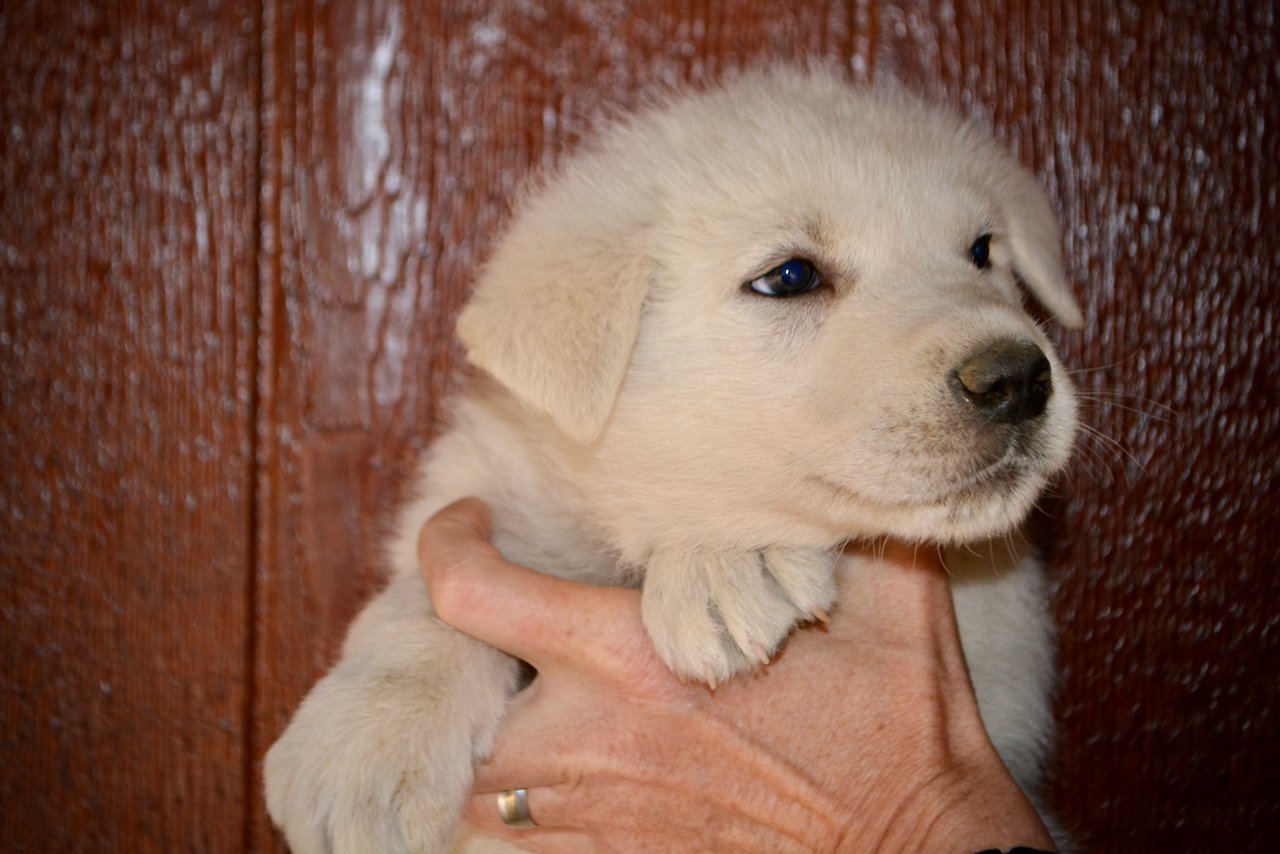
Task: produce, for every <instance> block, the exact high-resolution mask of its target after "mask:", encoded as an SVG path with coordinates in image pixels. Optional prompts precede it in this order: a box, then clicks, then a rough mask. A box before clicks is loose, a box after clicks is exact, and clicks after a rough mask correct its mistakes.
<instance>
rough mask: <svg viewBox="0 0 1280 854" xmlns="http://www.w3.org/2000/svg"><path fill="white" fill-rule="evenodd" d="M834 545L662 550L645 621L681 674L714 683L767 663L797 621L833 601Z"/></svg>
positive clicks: (654, 561)
mask: <svg viewBox="0 0 1280 854" xmlns="http://www.w3.org/2000/svg"><path fill="white" fill-rule="evenodd" d="M836 554H837V552H832V551H821V550H818V549H803V548H783V547H777V548H767V549H763V550H761V551H731V550H724V551H682V550H676V549H673V550H669V551H658V552H655V553H654V554H653V556H652V557H651V558H650V560H649V563H648V565H647V568H646V572H645V579H644V595H643V599H642V612H643V616H644V624H645V628H647V629H648V630H649V634H650V636H652V638H653V642H654V646H655V647H656V648H657V650H658V654H659V655H660V656H661V657H662V659H663V661H665V662H666V663H667V666H668V667H670V668H671V669H672V671H674V672H675V673H676V674H677V675H679V676H681V677H685V678H692V679H699V680H701V681H703V682H706V683H708V684H710V685H711V686H712V687H715V685H717V684H718V683H720V682H723V681H725V680H726V679H728V678H729V677H730V676H732V675H734V674H735V673H737V672H739V671H741V670H743V669H745V668H748V667H751V666H752V665H754V664H764V663H766V662H767V661H768V660H769V657H770V656H771V655H772V654H773V653H774V652H775V651H776V650H777V648H778V646H779V645H780V644H781V643H782V641H783V640H784V639H785V638H786V636H787V634H788V632H790V631H791V627H792V626H794V625H795V624H796V623H797V622H802V621H805V620H809V619H813V618H814V617H821V616H823V615H824V614H825V613H826V611H827V610H828V609H829V608H830V607H831V603H832V602H833V601H835V594H836V587H835V577H834V575H833V573H832V568H833V566H834V565H835V558H836Z"/></svg>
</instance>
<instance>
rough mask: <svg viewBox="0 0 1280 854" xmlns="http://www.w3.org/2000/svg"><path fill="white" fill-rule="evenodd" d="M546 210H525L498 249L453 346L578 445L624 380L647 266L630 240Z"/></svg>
mask: <svg viewBox="0 0 1280 854" xmlns="http://www.w3.org/2000/svg"><path fill="white" fill-rule="evenodd" d="M548 207H550V206H549V205H545V204H544V205H536V206H534V209H533V210H529V211H526V212H525V214H524V216H523V217H522V218H521V219H520V220H518V221H517V223H516V224H515V226H514V228H513V229H512V231H511V233H509V234H508V235H507V237H506V238H505V239H504V240H503V241H502V242H501V244H500V245H499V246H498V249H497V252H496V253H495V255H494V257H493V259H492V260H491V261H490V262H489V264H488V265H487V267H486V268H485V271H484V274H483V275H482V276H481V279H480V281H479V283H478V285H477V286H476V289H475V292H474V293H473V294H472V297H471V301H470V303H468V305H467V307H466V308H465V309H464V310H463V312H462V314H461V316H459V318H458V337H459V338H460V339H461V340H462V343H463V344H464V345H465V346H466V348H467V356H468V358H469V359H470V360H471V362H472V363H473V364H474V365H476V367H478V368H480V369H482V370H484V371H485V372H487V373H488V374H490V375H491V376H493V377H494V378H495V379H496V380H497V381H498V382H500V383H501V384H502V385H503V386H505V387H506V388H507V389H508V390H509V391H510V392H511V393H512V394H513V395H515V397H516V398H517V399H519V400H520V401H521V402H523V403H524V404H525V405H527V406H529V407H532V408H533V409H535V410H537V411H539V412H542V413H544V414H545V415H547V416H549V417H550V418H551V419H552V420H553V421H554V422H555V424H556V426H557V427H559V428H560V429H561V430H562V431H563V432H564V433H566V434H567V435H569V436H570V437H571V438H573V439H575V440H577V441H579V442H582V443H584V444H585V443H587V442H590V441H592V440H593V439H595V438H596V437H597V436H598V435H599V434H600V431H601V429H602V428H603V427H604V423H605V421H606V420H607V419H608V417H609V413H610V411H612V409H613V403H614V400H615V398H616V397H617V394H618V390H619V388H620V387H621V386H622V380H623V378H624V377H625V376H626V373H627V366H628V364H629V363H630V361H631V351H632V349H633V348H634V346H635V342H636V337H637V336H638V334H639V331H640V313H641V309H642V307H643V305H644V299H645V294H646V293H647V291H648V286H649V277H650V270H651V265H650V263H649V261H648V259H647V257H646V256H645V255H644V254H643V253H641V252H639V251H637V249H636V248H635V245H636V244H637V243H638V235H637V233H636V232H631V233H629V234H628V233H625V232H623V231H622V230H621V229H614V228H610V227H609V224H608V223H606V222H601V221H600V220H596V221H594V222H591V221H584V219H582V218H579V217H577V216H573V215H569V216H559V215H556V212H551V211H548V210H547V208H548ZM578 213H581V211H578Z"/></svg>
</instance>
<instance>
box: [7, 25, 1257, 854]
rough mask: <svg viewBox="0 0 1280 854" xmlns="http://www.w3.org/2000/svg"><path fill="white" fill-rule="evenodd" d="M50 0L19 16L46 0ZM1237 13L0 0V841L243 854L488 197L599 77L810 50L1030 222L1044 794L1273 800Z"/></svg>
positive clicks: (360, 591) (331, 643) (1231, 833)
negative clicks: (1054, 402) (1041, 188)
mask: <svg viewBox="0 0 1280 854" xmlns="http://www.w3.org/2000/svg"><path fill="white" fill-rule="evenodd" d="M55 7H56V8H55ZM1278 27H1280V25H1278V24H1277V20H1276V9H1275V4H1274V3H1273V2H1250V0H1214V2H1209V3H1203V2H1191V0H1171V2H1166V3H1137V4H1118V3H1110V2H1105V0H1084V2H1080V3H1052V4H1040V3H1034V2H1023V1H1022V0H1018V2H1011V3H1008V4H1004V5H1003V6H1002V7H1000V8H993V5H992V4H989V3H979V2H976V0H967V2H966V1H964V0H962V2H947V3H928V2H913V0H881V2H871V0H849V1H848V2H802V3H797V2H782V0H771V2H750V0H721V2H692V1H691V0H661V2H652V3H626V2H622V0H590V1H589V2H581V3H574V4H529V3H523V2H517V0H502V2H480V0H454V1H453V2H442V3H410V2H396V0H380V2H356V0H331V2H324V3H321V2H303V0H271V1H270V2H265V3H262V4H214V3H207V4H206V3H197V2H192V3H171V4H153V5H152V6H145V7H142V8H138V7H135V6H134V5H133V4H102V3H87V2H68V3H60V4H42V3H35V2H25V3H22V2H16V3H6V4H5V5H4V6H3V8H2V9H0V44H3V47H4V50H5V55H6V64H5V65H4V66H3V69H2V70H0V86H3V100H2V101H0V117H2V118H3V123H2V124H0V155H2V157H0V160H2V163H0V169H2V170H3V171H2V173H0V174H2V178H3V183H2V184H0V194H2V197H0V401H2V402H3V417H2V420H0V454H3V458H2V459H3V469H4V472H5V476H4V478H3V480H0V560H2V561H3V563H2V565H0V578H2V579H3V582H2V586H0V606H2V607H3V610H2V611H0V616H2V617H3V623H2V625H3V627H4V646H3V649H4V652H3V659H0V660H2V661H3V665H4V674H3V675H4V680H3V682H2V683H0V714H3V720H2V721H0V723H2V724H3V730H4V734H3V736H0V745H2V746H0V751H2V752H0V763H2V766H3V767H4V769H5V773H4V779H3V783H0V816H2V817H3V822H2V823H0V834H3V835H2V836H0V841H2V842H3V844H4V846H5V847H6V848H9V849H13V850H30V851H46V850H122V851H123V850H128V851H177V850H184V851H185V850H190V851H228V850H237V849H239V848H244V847H247V848H250V849H252V850H262V851H268V850H281V849H282V846H281V845H280V842H279V840H278V839H276V837H275V835H274V833H273V832H272V831H271V829H270V827H269V826H268V823H267V821H266V819H265V815H264V810H263V806H262V803H261V799H260V796H259V795H258V790H259V788H260V783H261V781H260V769H259V767H258V765H257V762H258V760H259V759H260V757H261V754H262V752H263V751H264V750H265V748H266V747H267V745H268V744H269V743H270V741H271V740H272V739H273V738H274V737H275V736H276V735H277V734H278V733H279V731H280V729H281V728H282V726H283V724H284V722H285V720H286V719H287V716H288V714H289V713H290V712H291V711H292V710H293V708H295V707H296V704H297V702H298V701H299V700H300V698H301V696H302V695H303V693H304V692H305V691H306V689H307V687H308V686H309V685H310V684H311V683H312V682H313V681H314V679H315V678H316V677H317V676H318V675H319V674H320V673H321V672H323V670H324V669H325V668H326V667H327V666H328V665H329V664H330V663H331V662H332V661H333V659H334V657H335V656H336V653H337V649H338V645H339V643H340V640H341V637H342V633H343V630H344V628H345V625H346V623H347V622H348V621H349V619H350V618H351V616H352V615H353V614H354V613H355V611H356V610H357V609H358V607H359V605H360V603H361V601H362V600H363V599H364V597H366V596H367V595H368V593H369V592H370V591H371V590H373V589H374V588H375V587H376V585H377V583H378V581H377V579H378V554H377V551H378V544H379V541H380V538H381V534H382V531H383V530H384V528H385V525H386V522H387V520H388V518H389V515H390V513H391V511H392V509H393V508H394V506H395V505H396V503H397V502H398V501H399V500H400V499H401V498H402V497H403V491H404V486H405V483H406V482H407V480H408V478H409V476H410V474H411V471H412V466H413V461H414V459H415V458H416V456H417V455H418V454H419V453H420V452H421V451H422V449H423V448H425V447H426V445H427V444H428V443H429V441H430V438H431V436H432V435H433V434H434V433H435V432H436V430H437V429H438V427H439V424H440V422H441V418H442V416H443V409H442V404H443V401H444V397H445V395H446V394H447V392H448V390H449V389H450V388H451V387H452V385H453V383H454V380H453V376H454V372H455V371H456V369H457V368H458V366H459V353H458V350H457V348H456V346H455V345H454V344H453V343H452V341H451V337H450V336H451V326H452V320H453V316H454V314H455V313H456V311H457V309H458V307H459V306H460V304H461V302H462V300H463V299H464V297H465V294H466V291H467V288H468V287H469V285H470V283H471V281H472V280H473V278H474V271H475V269H476V267H477V265H478V264H479V263H480V262H481V261H482V259H483V258H484V255H485V253H486V251H487V248H488V247H489V245H490V241H491V240H492V238H493V236H494V234H495V233H496V231H497V229H498V228H500V225H501V223H502V221H503V218H504V216H505V212H506V208H507V204H508V201H509V199H510V198H511V196H512V195H513V194H514V193H515V192H516V191H517V190H518V188H519V187H520V186H521V184H522V183H523V182H524V181H525V180H526V179H527V178H528V176H529V175H530V174H531V173H532V172H533V171H535V170H537V169H539V168H547V167H552V166H554V164H555V163H556V162H557V161H558V160H559V159H560V158H561V157H562V156H563V155H564V153H565V152H566V151H568V150H570V149H571V148H572V146H573V145H574V144H575V142H576V141H577V140H578V139H580V138H581V136H582V135H583V134H584V133H585V132H586V131H587V129H588V127H589V124H590V121H591V118H592V117H593V116H595V115H597V114H598V113H599V112H600V111H601V110H604V109H610V108H613V107H616V106H624V107H625V106H627V105H631V104H634V103H636V102H637V101H638V100H639V98H640V97H641V95H642V93H643V92H645V91H648V90H651V89H653V88H655V87H662V86H668V85H673V84H676V85H678V84H681V83H684V82H693V83H701V82H705V81H708V80H712V79H714V78H715V77H716V76H717V75H719V74H721V73H722V72H724V71H725V70H727V69H732V68H737V67H741V66H743V65H750V64H758V63H762V62H768V61H776V60H780V59H803V58H813V57H817V58H822V59H825V60H828V61H833V62H836V63H838V64H841V65H844V66H846V67H849V68H850V69H851V70H852V72H853V75H854V76H855V77H856V78H859V79H877V80H883V79H886V78H890V77H892V78H896V79H899V80H902V81H904V82H906V83H908V84H909V85H912V86H915V87H917V88H921V89H923V90H924V91H926V92H927V93H929V94H930V95H931V96H933V97H935V98H938V99H939V100H942V101H944V102H947V103H951V104H954V105H955V106H956V107H957V108H959V109H961V110H962V111H964V112H966V113H969V114H971V115H974V116H976V117H978V118H979V119H980V120H981V121H983V122H985V123H986V124H988V125H989V126H990V127H991V128H992V130H993V131H994V132H995V134H996V135H997V136H999V137H1001V138H1002V139H1004V140H1005V141H1006V142H1007V143H1008V144H1009V145H1010V147H1011V148H1012V149H1013V150H1014V151H1016V152H1017V154H1018V156H1019V157H1020V158H1021V159H1022V160H1023V161H1024V162H1025V163H1026V164H1027V165H1029V166H1031V167H1032V168H1034V169H1035V170H1036V171H1037V172H1038V173H1039V174H1040V175H1041V176H1042V178H1043V181H1044V183H1045V185H1046V186H1047V187H1048V189H1049V191H1050V193H1051V195H1052V196H1053V198H1054V199H1055V201H1056V203H1057V204H1058V206H1059V209H1060V211H1061V215H1062V219H1063V224H1064V234H1065V238H1064V241H1065V248H1066V251H1067V257H1068V263H1069V266H1070V272H1071V276H1072V279H1073V280H1074V281H1075V282H1076V283H1077V285H1078V288H1079V291H1080V293H1081V295H1082V297H1083V301H1084V302H1085V303H1086V304H1087V307H1088V308H1087V314H1088V318H1089V326H1088V328H1087V329H1086V330H1085V331H1083V332H1081V333H1060V332H1055V333H1054V334H1055V336H1056V338H1057V340H1058V341H1059V342H1060V344H1061V346H1062V349H1063V351H1064V353H1065V354H1066V356H1067V359H1068V361H1069V362H1070V363H1071V364H1072V365H1073V366H1074V367H1075V368H1077V369H1078V373H1077V374H1076V380H1077V382H1078V383H1079V384H1080V385H1081V387H1082V388H1083V389H1084V391H1085V393H1086V397H1087V402H1088V405H1087V407H1086V418H1087V420H1088V421H1089V424H1090V429H1091V431H1096V432H1094V433H1093V435H1091V436H1090V437H1087V438H1086V439H1085V440H1084V441H1083V443H1082V447H1081V450H1080V454H1079V455H1078V461H1077V463H1076V464H1075V466H1074V467H1073V469H1072V470H1071V472H1070V473H1069V474H1068V476H1067V477H1066V478H1064V480H1063V482H1062V483H1061V484H1060V486H1059V487H1058V488H1057V490H1056V491H1055V493H1054V495H1052V496H1050V497H1049V498H1048V499H1047V500H1046V501H1045V505H1044V506H1045V516H1044V518H1043V519H1042V520H1041V522H1042V524H1041V525H1040V527H1041V528H1043V529H1044V534H1045V537H1046V540H1045V542H1046V544H1047V547H1048V554H1049V560H1050V569H1051V573H1052V577H1053V583H1054V596H1055V599H1054V607H1055V613H1056V615H1057V617H1058V619H1059V622H1060V624H1061V626H1062V640H1061V644H1060V646H1061V651H1062V661H1063V668H1064V680H1063V686H1062V700H1061V703H1060V708H1061V712H1060V718H1061V723H1062V743H1061V746H1060V751H1059V754H1060V756H1059V760H1058V763H1057V768H1056V769H1055V780H1056V783H1055V786H1054V799H1055V801H1056V803H1057V807H1058V809H1059V811H1060V812H1061V813H1062V814H1064V815H1065V816H1066V818H1067V819H1068V821H1069V823H1071V824H1073V825H1075V827H1076V828H1077V831H1078V832H1079V834H1080V835H1081V838H1082V839H1084V840H1086V841H1087V842H1088V843H1089V846H1090V848H1092V849H1096V850H1115V851H1126V852H1128V851H1168V850H1188V851H1190V850H1262V849H1265V848H1266V847H1267V842H1268V841H1269V840H1270V839H1272V838H1274V837H1275V835H1276V832H1277V831H1278V830H1280V806H1278V805H1280V800H1277V797H1276V792H1277V791H1280V775H1278V772H1277V770H1276V769H1277V767H1280V750H1278V749H1277V746H1276V740H1275V738H1274V731H1275V729H1276V720H1275V714H1276V711H1275V710H1276V708H1277V705H1278V704H1280V696H1277V694H1278V692H1280V688H1278V686H1280V680H1278V678H1277V676H1276V672H1277V670H1276V668H1277V663H1278V662H1280V656H1278V655H1277V652H1278V649H1277V645H1278V644H1280V627H1278V626H1277V617H1276V616H1275V614H1276V613H1277V605H1280V576H1278V575H1277V574H1276V573H1275V571H1274V564H1275V561H1276V557H1277V554H1280V533H1278V530H1280V528H1278V523H1280V518H1278V514H1277V513H1276V508H1275V504H1274V499H1273V498H1272V497H1271V493H1272V492H1273V491H1274V489H1275V481H1276V474H1277V468H1278V465H1280V464H1278V463H1277V462H1276V460H1277V459H1278V458H1280V447H1278V445H1280V439H1278V438H1277V436H1278V435H1280V431H1278V430H1277V428H1278V427H1280V425H1278V424H1277V419H1278V418H1280V416H1277V414H1276V413H1277V411H1280V410H1278V409H1277V406H1276V403H1277V401H1276V397H1277V394H1276V392H1277V376H1276V370H1277V369H1276V365H1277V363H1278V362H1280V344H1277V339H1276V321H1277V311H1278V308H1277V305H1278V301H1280V250H1278V249H1277V244H1276V240H1275V236H1274V235H1275V233H1276V231H1277V225H1278V224H1277V216H1276V211H1277V204H1278V202H1277V184H1278V183H1280V165H1277V164H1278V162H1280V151H1277V147H1278V143H1277V139H1278V138H1280V137H1277V135H1276V133H1275V128H1276V127H1277V125H1280V97H1278V96H1280V92H1277V89H1278V87H1280V79H1278V76H1280V65H1277V56H1278V55H1280V50H1278V45H1277V40H1278V39H1280V30H1278Z"/></svg>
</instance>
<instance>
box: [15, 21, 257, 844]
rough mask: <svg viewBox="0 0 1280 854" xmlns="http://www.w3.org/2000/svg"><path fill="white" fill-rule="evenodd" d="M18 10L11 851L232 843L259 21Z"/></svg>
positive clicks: (248, 485)
mask: <svg viewBox="0 0 1280 854" xmlns="http://www.w3.org/2000/svg"><path fill="white" fill-rule="evenodd" d="M0 14H2V20H3V24H2V25H0V45H2V50H3V53H4V55H5V57H6V61H5V63H4V65H3V69H2V70H0V80H2V81H3V82H2V83H0V87H2V91H3V108H2V109H3V115H4V122H3V131H2V133H3V137H2V139H3V142H0V145H3V157H2V158H0V161H2V163H3V167H2V168H3V173H2V175H0V187H2V188H3V189H2V190H0V193H2V194H3V202H2V203H0V247H2V248H0V252H2V257H0V265H2V266H0V281H2V284H0V395H3V410H4V415H3V422H2V426H0V453H2V454H3V468H4V471H5V476H4V478H3V481H2V482H0V578H3V585H2V586H0V609H2V610H0V614H2V615H3V626H4V628H3V634H4V643H3V650H4V652H3V668H4V669H3V672H4V682H3V684H2V685H0V720H2V722H3V726H2V730H3V735H0V767H3V768H4V773H3V781H2V782H0V815H2V816H3V820H2V821H0V827H3V845H2V847H3V848H4V849H5V850H7V851H33V852H36V851H38V852H47V851H135V852H146V851H156V852H170V851H231V850H236V849H238V848H240V847H241V846H242V845H243V838H244V816H245V815H246V809H247V804H246V774H245V771H246V765H247V757H246V754H245V735H246V729H245V718H246V710H247V708H248V705H249V696H248V693H247V690H246V687H247V686H246V680H245V674H246V665H247V662H248V643H247V626H248V620H247V615H248V610H249V602H248V599H247V591H248V583H247V582H248V577H249V576H248V567H249V561H250V553H251V551H250V550H251V547H252V542H251V539H250V525H249V521H250V514H251V512H252V500H253V486H252V481H251V478H250V469H251V465H252V462H251V461H252V445H251V434H250V430H249V425H250V423H251V422H250V412H251V398H252V394H251V390H252V372H253V351H254V333H255V308H254V298H253V293H254V276H255V259H254V251H255V245H256V240H255V235H254V222H255V209H256V189H255V187H256V159H257V152H256V147H255V141H256V132H255V128H256V123H257V116H258V109H257V103H256V98H255V92H256V83H255V80H254V67H255V65H254V52H253V51H254V46H255V43H256V40H255V38H254V26H255V19H254V17H253V15H251V14H246V13H245V11H244V10H236V9H226V8H224V9H216V8H207V7H203V6H198V5H195V4H185V5H178V4H174V5H168V4H158V5H156V6H153V7H151V8H145V9H140V8H138V7H136V6H135V5H133V4H89V3H82V4H68V5H67V6H65V7H64V6H62V5H60V4H42V3H38V2H30V3H6V4H5V7H4V10H3V13H0Z"/></svg>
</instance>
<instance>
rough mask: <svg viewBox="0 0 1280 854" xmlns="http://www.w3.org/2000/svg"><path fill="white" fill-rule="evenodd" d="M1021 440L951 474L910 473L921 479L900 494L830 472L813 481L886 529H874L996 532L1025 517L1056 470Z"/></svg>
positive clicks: (950, 534) (922, 533) (935, 536)
mask: <svg viewBox="0 0 1280 854" xmlns="http://www.w3.org/2000/svg"><path fill="white" fill-rule="evenodd" d="M1020 444H1021V443H1016V442H1011V443H1010V444H1009V445H1008V446H1007V447H1006V448H1005V449H1004V451H1003V453H1001V454H1000V456H999V457H997V458H996V459H994V460H990V459H989V460H988V461H984V462H979V463H978V464H976V465H975V466H970V467H966V470H965V471H963V472H956V473H954V474H952V475H951V476H949V477H948V476H946V475H944V474H943V473H942V469H943V466H941V465H940V466H938V467H937V468H936V469H927V471H929V474H928V475H921V476H920V477H918V478H916V477H912V475H911V474H909V473H908V474H905V479H906V480H907V481H912V480H915V481H917V482H916V483H915V484H914V485H908V486H907V488H906V489H905V490H895V492H896V493H897V494H894V495H885V494H880V495H877V494H876V492H875V490H874V489H868V488H866V487H863V486H859V485H855V484H852V483H849V482H844V481H842V480H839V479H836V478H835V477H831V476H829V475H815V476H814V477H813V478H812V480H813V481H815V482H816V483H819V484H821V485H822V486H823V487H824V488H825V489H826V490H828V491H830V492H831V493H834V495H833V496H832V497H833V498H835V499H836V503H837V504H840V505H844V506H845V507H847V508H848V516H849V518H850V519H851V520H857V522H858V523H861V524H859V525H858V527H879V528H882V529H883V531H880V532H873V533H891V534H894V535H897V536H903V537H908V538H913V537H924V538H926V539H929V540H933V541H940V542H946V541H962V540H968V539H974V538H978V537H986V536H994V535H997V534H1000V533H1001V532H1003V531H1007V530H1008V529H1010V528H1012V527H1013V526H1015V525H1017V524H1018V523H1019V522H1021V520H1022V519H1023V517H1024V516H1025V515H1026V514H1027V512H1029V511H1030V509H1031V506H1032V504H1033V502H1034V500H1035V496H1036V495H1037V494H1038V493H1039V491H1040V490H1041V488H1043V486H1044V485H1045V482H1046V481H1047V479H1048V477H1049V474H1050V472H1048V471H1046V470H1045V465H1044V464H1043V461H1042V460H1041V459H1040V458H1039V457H1038V456H1037V455H1036V454H1035V453H1034V452H1028V450H1027V449H1025V448H1022V447H1020ZM917 471H918V472H919V471H920V469H917ZM864 520H865V521H864Z"/></svg>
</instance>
